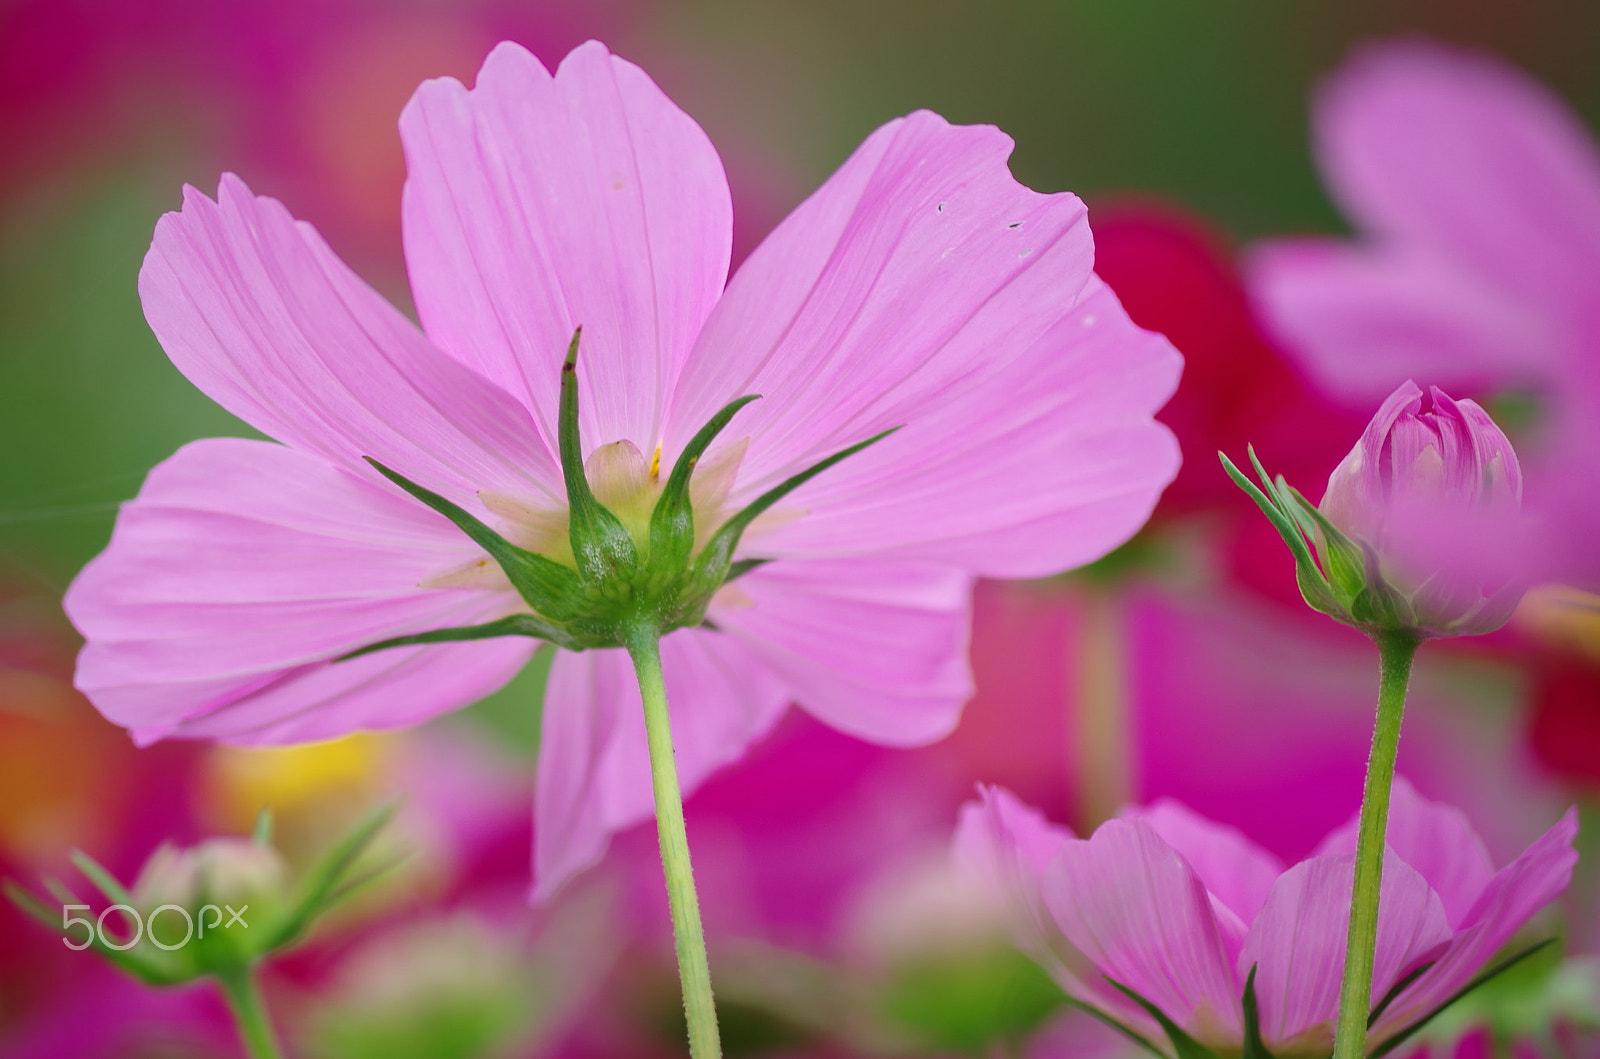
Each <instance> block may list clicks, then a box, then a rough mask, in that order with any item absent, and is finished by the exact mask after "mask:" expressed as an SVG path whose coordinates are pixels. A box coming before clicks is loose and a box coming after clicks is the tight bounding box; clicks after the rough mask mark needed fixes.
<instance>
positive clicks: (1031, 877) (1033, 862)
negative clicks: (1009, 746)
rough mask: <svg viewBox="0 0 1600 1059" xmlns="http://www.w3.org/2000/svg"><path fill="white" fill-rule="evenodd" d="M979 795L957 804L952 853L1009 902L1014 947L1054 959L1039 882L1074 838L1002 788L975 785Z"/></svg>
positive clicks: (1052, 930)
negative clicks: (964, 803) (972, 800)
mask: <svg viewBox="0 0 1600 1059" xmlns="http://www.w3.org/2000/svg"><path fill="white" fill-rule="evenodd" d="M978 795H979V798H980V799H981V800H979V801H976V802H968V803H967V804H966V805H963V806H962V807H961V816H960V819H959V822H958V823H957V825H956V834H955V839H954V841H953V843H952V846H953V855H954V857H955V858H956V861H957V863H958V864H960V865H961V866H962V867H963V868H964V869H965V870H967V871H969V872H971V873H972V874H973V875H974V877H976V878H978V879H980V880H982V882H983V884H984V885H985V886H987V887H988V888H990V889H991V890H992V891H993V892H994V893H995V894H996V895H997V896H998V897H999V899H1000V900H1002V901H1004V902H1005V903H1006V904H1007V905H1008V906H1009V908H1010V910H1011V914H1012V919H1013V922H1014V924H1015V930H1016V935H1017V944H1018V947H1019V948H1022V949H1024V950H1026V951H1028V952H1030V953H1033V954H1034V955H1035V956H1037V957H1039V958H1042V959H1045V960H1048V961H1052V962H1054V960H1055V957H1054V955H1053V953H1054V951H1055V946H1054V945H1053V944H1052V936H1053V935H1056V934H1057V933H1058V932H1057V931H1056V930H1055V927H1054V924H1053V923H1052V922H1051V920H1050V917H1049V915H1048V913H1047V912H1046V910H1045V906H1044V898H1043V896H1042V895H1041V894H1040V891H1039V881H1040V879H1041V878H1042V877H1043V875H1044V871H1045V868H1046V866H1047V865H1048V864H1049V863H1050V861H1051V860H1052V859H1054V857H1055V855H1056V854H1057V853H1059V852H1060V851H1061V848H1062V846H1063V845H1064V844H1065V843H1066V842H1067V841H1069V840H1071V839H1073V838H1075V837H1076V836H1075V835H1074V834H1073V833H1072V831H1071V830H1070V829H1069V828H1065V827H1061V826H1059V825H1057V824H1052V823H1051V822H1050V821H1048V820H1046V819H1045V818H1044V816H1043V814H1041V813H1040V812H1039V811H1038V810H1037V809H1034V808H1032V807H1031V806H1028V805H1024V804H1023V803H1022V802H1021V801H1019V800H1018V799H1017V797H1016V795H1014V794H1012V793H1011V792H1010V791H1008V790H1006V789H1005V788H1003V787H979V788H978ZM1062 969H1063V970H1064V968H1062Z"/></svg>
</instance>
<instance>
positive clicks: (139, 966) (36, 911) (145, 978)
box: [0, 876, 189, 985]
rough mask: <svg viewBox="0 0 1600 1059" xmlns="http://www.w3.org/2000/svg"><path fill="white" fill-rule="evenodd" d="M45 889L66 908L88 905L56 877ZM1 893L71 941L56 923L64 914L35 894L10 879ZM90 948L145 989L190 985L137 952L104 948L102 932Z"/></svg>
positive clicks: (93, 938) (0, 886)
mask: <svg viewBox="0 0 1600 1059" xmlns="http://www.w3.org/2000/svg"><path fill="white" fill-rule="evenodd" d="M96 885H98V884H96ZM44 887H45V889H46V890H48V891H49V892H50V896H51V897H54V898H55V899H56V900H57V901H59V902H60V903H61V904H62V905H63V906H65V905H83V904H86V902H84V901H80V900H79V899H78V895H77V894H75V893H73V892H72V891H71V890H70V889H68V887H67V885H66V884H65V883H63V882H62V881H61V880H59V879H56V878H54V877H53V876H46V877H45V880H44ZM0 890H4V892H5V895H6V897H7V898H8V899H9V900H10V901H11V903H12V904H13V905H15V906H16V907H17V909H18V910H19V911H21V912H22V913H23V914H25V915H27V916H29V917H31V918H32V919H35V920H37V921H38V922H39V923H40V924H41V925H43V926H44V927H45V928H46V929H47V930H49V931H50V932H51V933H53V934H55V935H57V936H58V937H62V938H70V937H72V935H70V934H68V933H67V932H66V930H64V929H63V928H62V925H61V923H59V922H58V921H57V916H58V915H59V913H60V911H61V910H60V909H57V910H56V911H55V912H52V911H51V909H50V906H49V905H46V904H45V903H44V902H43V901H41V900H39V899H38V898H37V897H35V896H34V895H33V894H32V893H30V892H29V891H27V890H26V889H24V888H23V887H22V886H20V885H18V884H17V883H15V882H13V881H12V880H10V879H6V880H4V881H3V882H0ZM112 903H113V904H128V903H129V902H127V901H114V902H112ZM88 947H89V948H92V949H93V950H94V951H95V952H97V953H99V954H100V955H101V956H103V957H104V958H105V959H106V960H108V961H110V963H111V964H112V965H113V966H115V967H116V968H118V969H119V970H121V971H123V972H124V973H126V974H129V975H132V976H133V977H135V978H137V979H139V980H140V981H141V982H144V983H145V984H146V985H175V984H177V983H179V982H183V981H187V980H188V977H189V976H187V975H184V974H181V973H178V972H177V971H174V970H172V969H170V968H166V967H162V966H160V965H159V964H157V963H154V962H152V961H151V960H148V959H146V958H145V957H144V956H142V955H141V956H135V955H134V949H114V948H112V947H111V946H109V945H107V944H105V942H104V940H103V939H102V938H101V937H100V932H99V931H98V930H96V931H95V932H94V933H93V934H92V935H91V938H90V944H89V946H88Z"/></svg>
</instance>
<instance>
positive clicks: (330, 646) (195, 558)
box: [65, 438, 533, 743]
mask: <svg viewBox="0 0 1600 1059" xmlns="http://www.w3.org/2000/svg"><path fill="white" fill-rule="evenodd" d="M478 558H481V553H479V552H478V551H477V549H476V547H475V546H474V545H472V543H471V542H470V541H468V540H467V539H466V538H465V537H464V536H462V535H461V533H460V532H459V531H458V530H456V529H455V527H453V526H451V525H450V524H449V523H448V522H447V521H446V520H445V519H443V518H442V517H440V516H438V515H436V514H434V513H433V512H431V511H429V510H427V509H426V508H423V507H422V506H421V505H420V504H416V503H414V502H412V501H410V500H409V499H406V498H403V497H401V496H400V495H398V494H397V492H396V491H395V490H393V489H391V488H387V487H380V486H376V485H372V484H369V483H368V482H366V481H364V480H362V479H359V478H356V477H354V476H353V475H351V474H348V473H346V472H345V471H343V470H340V469H338V468H335V467H330V466H329V465H328V464H326V463H324V462H323V461H322V460H320V459H318V458H317V457H315V456H310V455H307V454H304V453H300V452H296V451H294V450H293V449H288V448H285V447H283V446H280V445H273V444H269V443H266V442H260V441H246V440H242V439H236V438H219V439H213V440H208V441H198V442H195V443H193V444H191V445H188V446H186V447H185V448H183V449H180V450H179V451H178V452H177V454H175V455H174V456H173V457H171V458H170V459H168V460H167V461H165V462H164V463H162V464H160V465H159V466H158V467H156V469H155V470H153V471H152V472H151V473H150V476H149V478H147V479H146V481H145V485H144V488H143V489H142V490H141V491H140V493H139V496H138V497H137V498H136V499H135V500H133V501H131V502H130V503H128V504H126V505H124V507H123V509H122V513H121V514H120V515H119V517H118V519H117V527H116V530H115V532H114V533H113V536H112V540H111V544H110V546H109V547H108V548H107V549H106V551H105V552H103V553H102V554H101V555H100V556H99V557H98V558H96V559H95V560H94V561H93V562H91V563H90V564H89V565H88V566H87V567H85V568H84V570H83V572H82V573H81V574H79V576H78V578H77V580H76V581H74V582H73V584H72V587H71V588H70V589H69V590H68V592H67V597H66V600H65V606H66V609H67V613H68V615H69V616H70V617H71V618H72V621H73V623H74V624H75V625H76V626H77V627H78V630H79V631H80V632H82V633H83V634H84V638H85V639H86V640H87V641H88V642H87V644H86V646H85V647H84V649H83V652H82V654H81V655H80V656H79V659H78V672H77V685H78V687H79V688H80V689H81V690H83V691H84V693H85V694H87V695H88V696H89V697H90V699H91V700H92V701H93V702H94V703H95V705H96V706H98V707H99V708H100V710H101V711H102V712H103V713H105V714H106V716H107V717H108V718H110V719H111V720H113V721H115V722H116V723H118V724H121V725H124V726H127V727H130V728H132V729H134V733H135V737H136V738H138V739H139V740H140V741H141V742H149V741H152V740H154V739H158V738H161V737H163V736H166V735H183V736H207V737H213V738H223V739H227V740H229V741H232V742H255V743H262V742H282V741H290V740H300V739H307V738H326V737H329V736H332V735H338V734H343V733H345V732H349V731H353V730H355V729H357V728H364V727H394V726H397V725H404V724H410V723H414V722H415V721H418V720H420V719H422V718H424V717H427V716H431V715H433V714H436V713H439V712H441V711H444V710H448V709H453V708H455V707H457V706H461V705H464V704H465V703H467V702H470V701H472V700H473V699H474V698H477V697H479V696H481V695H483V694H486V693H487V692H489V691H491V690H493V689H494V688H495V687H496V686H498V685H499V684H500V683H503V682H504V681H505V680H507V679H509V678H510V677H511V675H512V674H513V673H515V672H516V669H517V668H518V667H519V666H520V665H521V664H522V663H523V662H524V661H526V659H527V657H528V655H529V654H530V653H531V651H532V649H533V648H532V645H531V644H530V643H529V642H528V641H525V640H520V639H519V640H504V641H484V642H481V643H472V644H463V645H458V646H453V647H450V648H445V647H428V648H407V649H401V650H396V651H392V652H380V653H379V654H376V655H372V656H370V657H366V658H362V659H357V660H354V661H351V662H341V663H337V664H333V663H330V661H329V660H330V659H332V658H335V657H337V656H339V655H341V654H344V653H345V652H347V651H350V650H353V649H355V648H357V647H360V646H363V645H364V644H369V643H373V642H376V641H378V640H383V639H387V638H389V637H392V636H397V635H403V634H406V633H413V632H421V631H424V630H427V629H432V628H440V627H445V626H452V625H465V624H475V623H477V622H482V621H489V620H493V619H495V618H498V617H501V616H503V615H505V614H508V613H511V612H512V611H514V610H517V609H520V600H518V599H517V598H516V597H515V596H514V595H513V594H511V593H510V592H509V591H505V592H496V591H479V590H473V591H468V590H456V589H444V590H426V589H419V588H418V587H417V585H418V582H420V581H423V580H425V579H427V578H429V577H431V576H434V575H437V574H439V573H441V572H443V571H448V570H451V569H454V568H456V567H460V566H462V565H465V564H467V563H470V562H472V561H474V560H475V559H478ZM402 687H403V689H404V690H403V691H401V690H400V689H401V688H402ZM340 696H346V697H345V698H341V697H340ZM324 706H327V707H328V709H326V710H323V709H321V707H324Z"/></svg>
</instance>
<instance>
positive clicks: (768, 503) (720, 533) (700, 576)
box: [690, 427, 900, 599]
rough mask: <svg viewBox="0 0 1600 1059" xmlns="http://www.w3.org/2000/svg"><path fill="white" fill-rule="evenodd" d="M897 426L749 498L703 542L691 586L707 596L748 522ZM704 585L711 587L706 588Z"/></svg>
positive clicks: (725, 573) (724, 571)
mask: <svg viewBox="0 0 1600 1059" xmlns="http://www.w3.org/2000/svg"><path fill="white" fill-rule="evenodd" d="M899 429H900V428H899V427H890V428H889V429H888V430H885V431H883V432H882V433H879V434H874V435H873V436H872V437H870V438H868V439H867V440H865V441H860V442H857V443H856V444H854V445H851V446H850V447H849V448H847V449H841V450H840V451H838V452H836V453H834V454H833V455H832V456H827V457H825V458H823V459H820V460H818V461H817V462H816V463H813V464H812V465H811V466H810V467H807V468H806V469H805V470H803V471H801V472H800V473H798V474H795V475H791V476H790V477H788V478H786V479H784V480H783V481H782V482H780V483H779V484H778V485H775V486H773V487H772V488H771V489H768V490H767V491H766V492H765V493H762V494H761V495H760V496H758V497H756V498H755V499H754V500H752V501H750V503H749V504H747V505H746V506H745V507H744V509H743V510H741V511H740V512H739V513H738V514H736V515H734V516H733V517H732V518H730V519H729V520H728V521H727V522H724V523H723V524H722V525H721V526H720V527H719V528H718V529H717V532H715V533H713V534H712V535H711V539H710V540H708V541H706V546H705V547H704V548H702V549H701V550H700V555H699V557H698V558H697V559H696V560H695V563H694V569H693V570H692V571H691V573H690V579H691V580H690V584H691V586H692V588H693V589H697V590H700V591H701V592H703V593H704V595H705V598H707V599H709V598H710V591H715V588H716V586H720V585H721V584H722V583H723V582H724V581H726V580H727V577H728V571H729V570H730V569H731V568H732V565H733V563H732V560H733V552H734V549H735V548H737V547H738V546H739V538H740V537H742V536H743V535H744V531H745V530H747V529H749V528H750V523H752V522H754V521H755V520H756V519H757V518H758V517H760V516H761V515H762V514H763V513H764V512H766V511H767V510H768V509H770V508H771V507H772V505H774V504H776V503H777V502H778V501H780V500H782V499H783V498H784V497H786V496H788V495H789V494H790V493H792V492H794V491H795V490H796V489H798V488H800V487H801V486H802V485H805V484H806V483H807V482H809V481H811V479H813V478H815V477H816V476H817V475H819V474H821V473H822V472H823V471H825V470H827V469H828V468H829V467H832V466H833V465H834V464H836V463H839V462H840V461H842V460H844V459H847V458H848V457H850V456H854V455H855V454H856V453H858V452H860V451H861V450H862V449H864V448H866V447H867V446H869V445H876V444H877V443H878V442H880V441H882V440H883V439H884V438H886V437H888V436H889V435H890V434H893V433H894V432H895V431H896V430H899ZM742 572H743V571H741V573H742ZM707 588H709V589H710V591H706V589H707Z"/></svg>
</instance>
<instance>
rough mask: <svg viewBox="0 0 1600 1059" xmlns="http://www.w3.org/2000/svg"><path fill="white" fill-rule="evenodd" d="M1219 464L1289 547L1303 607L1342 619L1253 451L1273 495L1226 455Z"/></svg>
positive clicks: (1252, 450)
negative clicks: (1303, 599)
mask: <svg viewBox="0 0 1600 1059" xmlns="http://www.w3.org/2000/svg"><path fill="white" fill-rule="evenodd" d="M1217 456H1218V458H1220V459H1221V460H1222V466H1223V469H1224V470H1226V471H1227V472H1228V477H1229V478H1232V479H1233V483H1234V484H1235V485H1237V486H1238V487H1239V488H1240V489H1243V490H1244V491H1245V493H1246V495H1248V496H1249V497H1250V499H1251V500H1254V501H1255V502H1256V506H1257V507H1259V508H1260V509H1261V513H1262V514H1263V515H1265V516H1267V521H1268V522H1271V523H1272V528H1273V529H1275V530H1277V531H1278V536H1280V537H1282V538H1283V543H1285V544H1287V545H1288V546H1289V551H1290V552H1292V553H1293V554H1294V572H1295V581H1296V582H1297V583H1298V584H1299V586H1300V594H1301V595H1302V596H1303V597H1305V601H1306V603H1307V604H1308V605H1309V606H1310V607H1311V608H1312V609H1313V610H1318V611H1321V612H1322V613H1323V614H1327V615H1331V616H1332V617H1335V618H1342V617H1343V616H1344V615H1345V609H1344V608H1343V607H1342V606H1341V605H1340V604H1339V600H1338V597H1337V596H1336V595H1335V594H1334V591H1333V588H1332V586H1331V585H1329V584H1328V581H1327V579H1326V578H1325V577H1323V575H1322V571H1321V569H1320V568H1319V567H1318V566H1317V563H1316V560H1315V559H1314V558H1313V557H1312V555H1311V548H1310V546H1309V545H1307V544H1306V538H1305V536H1304V535H1303V534H1302V533H1301V530H1300V526H1299V524H1298V523H1297V522H1296V521H1295V519H1294V517H1293V516H1291V515H1290V514H1289V513H1288V512H1287V511H1285V510H1284V508H1283V505H1282V502H1281V501H1280V500H1279V499H1278V496H1277V488H1276V486H1274V485H1273V483H1272V479H1271V478H1269V477H1268V476H1267V472H1266V470H1265V469H1264V468H1263V467H1262V466H1261V461H1260V460H1258V459H1256V453H1255V448H1254V446H1252V447H1251V448H1250V462H1251V463H1252V464H1254V465H1255V468H1256V473H1258V474H1259V475H1261V482H1262V485H1264V486H1265V487H1266V488H1267V490H1269V491H1270V492H1271V493H1272V496H1271V497H1269V496H1268V495H1267V493H1266V492H1263V491H1262V490H1261V488H1259V487H1257V485H1256V484H1255V483H1254V482H1252V481H1251V480H1250V479H1249V478H1248V477H1246V476H1245V473H1244V472H1243V471H1241V470H1239V468H1238V467H1236V466H1234V463H1233V461H1232V460H1230V459H1228V455H1227V453H1225V452H1219V453H1217Z"/></svg>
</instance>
